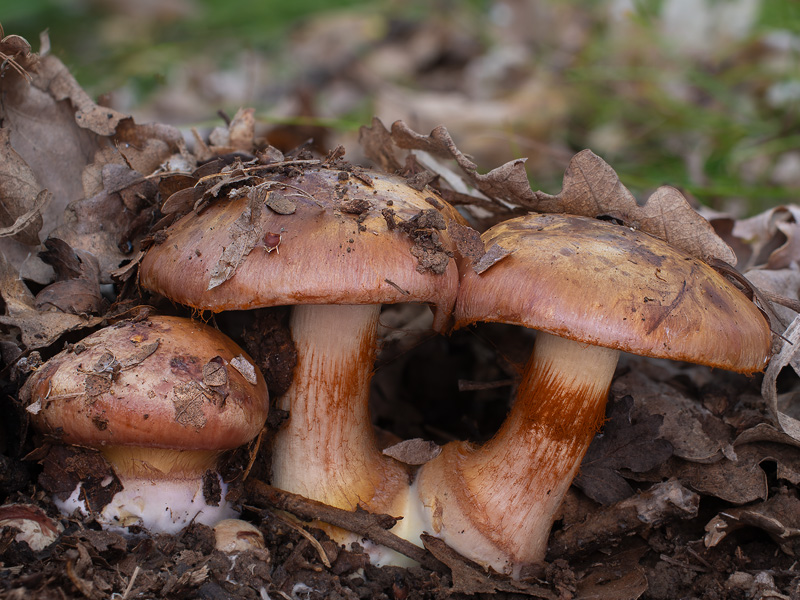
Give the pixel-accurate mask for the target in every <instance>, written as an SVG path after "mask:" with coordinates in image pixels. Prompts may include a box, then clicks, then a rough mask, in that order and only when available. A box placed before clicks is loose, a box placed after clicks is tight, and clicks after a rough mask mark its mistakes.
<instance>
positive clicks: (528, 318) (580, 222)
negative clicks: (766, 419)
mask: <svg viewBox="0 0 800 600" xmlns="http://www.w3.org/2000/svg"><path fill="white" fill-rule="evenodd" d="M481 237H482V239H483V241H484V245H485V247H486V248H487V249H489V248H491V247H492V246H493V245H494V244H498V245H499V246H501V247H502V248H504V249H505V250H506V251H509V252H511V253H510V254H508V255H507V256H505V257H504V258H502V259H501V260H498V261H497V262H496V263H495V264H493V265H492V266H491V267H489V268H488V269H487V270H485V271H484V272H483V273H482V274H480V275H478V274H477V273H476V272H475V271H474V269H472V268H471V267H470V265H468V264H462V265H461V266H462V269H461V285H460V288H459V294H458V300H457V301H456V308H455V321H456V323H455V326H456V327H462V326H464V325H468V324H470V323H474V322H476V321H494V322H501V323H511V324H517V325H524V326H525V327H530V328H532V329H539V330H542V331H547V332H549V333H552V334H554V335H557V336H561V337H564V338H567V339H571V340H574V341H577V342H581V343H587V344H593V345H597V346H604V347H608V348H615V349H618V350H622V351H625V352H631V353H633V354H638V355H643V356H653V357H658V358H670V359H673V360H683V361H688V362H693V363H700V364H704V365H709V366H712V367H719V368H722V369H727V370H731V371H738V372H742V373H752V372H755V371H760V370H762V369H763V368H764V367H765V365H766V363H767V360H768V358H769V354H770V343H771V336H770V330H769V325H768V323H767V320H766V319H765V317H764V316H763V315H762V314H761V312H760V311H759V310H758V308H757V307H756V306H755V305H754V304H753V303H752V302H751V301H750V300H749V299H748V298H747V297H746V296H745V295H744V294H743V293H742V292H741V291H740V290H739V289H738V288H737V287H736V286H734V285H733V284H732V283H731V282H729V281H728V280H727V279H725V278H724V277H722V276H721V275H720V274H719V273H717V272H716V271H714V270H713V269H712V268H711V267H709V266H708V265H707V264H706V263H704V262H702V261H701V260H699V259H697V258H693V257H691V256H689V255H687V254H685V253H683V252H681V251H680V250H678V249H676V248H674V247H673V246H670V245H669V244H668V243H666V242H664V241H662V240H659V239H657V238H654V237H652V236H650V235H647V234H645V233H642V232H640V231H635V230H632V229H630V228H627V227H622V226H619V225H614V224H612V223H607V222H604V221H598V220H594V219H589V218H584V217H577V216H571V215H553V214H547V215H544V214H529V215H525V216H522V217H518V218H515V219H510V220H508V221H505V222H503V223H500V224H498V225H495V226H494V227H492V228H490V229H489V230H487V231H486V232H484V234H483V235H482V236H481Z"/></svg>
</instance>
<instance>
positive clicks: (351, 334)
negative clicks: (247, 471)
mask: <svg viewBox="0 0 800 600" xmlns="http://www.w3.org/2000/svg"><path fill="white" fill-rule="evenodd" d="M379 314H380V306H350V305H341V306H339V305H331V306H298V307H295V308H294V309H293V312H292V318H291V329H292V338H293V340H294V343H295V346H296V348H297V367H296V370H295V376H294V382H293V383H292V386H291V387H290V388H289V390H288V391H287V392H286V394H284V395H283V397H282V398H281V399H280V400H279V404H280V407H281V408H282V409H284V410H288V411H289V420H288V422H287V423H286V424H285V425H284V426H283V428H282V429H281V430H280V432H279V433H278V435H277V436H276V439H275V445H274V452H273V466H272V475H273V484H274V485H275V487H278V488H281V489H284V490H286V491H289V492H293V493H296V494H300V495H302V496H305V497H307V498H311V499H313V500H318V501H320V502H324V503H326V504H330V505H332V506H336V507H338V508H344V509H346V510H353V509H355V508H356V506H357V505H359V504H360V505H361V506H363V507H364V508H367V509H369V510H372V511H376V512H387V513H390V514H398V513H397V509H396V508H395V502H396V501H397V499H398V498H399V497H402V498H403V499H404V498H405V497H406V494H405V491H406V490H407V488H408V474H407V472H406V470H405V468H404V467H403V466H402V465H401V464H400V463H398V462H396V461H394V460H393V459H391V458H388V457H386V456H384V455H383V454H381V452H380V451H379V450H378V448H377V445H376V443H375V435H374V431H373V428H372V423H371V421H370V417H369V384H370V379H371V378H372V370H373V362H374V359H375V350H376V335H377V323H378V316H379Z"/></svg>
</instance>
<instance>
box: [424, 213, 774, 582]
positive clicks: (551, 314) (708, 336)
mask: <svg viewBox="0 0 800 600" xmlns="http://www.w3.org/2000/svg"><path fill="white" fill-rule="evenodd" d="M482 237H483V241H484V244H485V246H486V248H490V247H492V246H493V245H495V244H497V245H499V246H500V247H502V248H504V249H505V250H506V251H508V252H510V253H511V254H510V255H508V256H506V257H505V258H502V259H501V260H499V261H498V262H497V263H496V264H494V265H493V266H491V267H490V268H489V269H488V270H486V271H485V272H483V273H481V274H478V273H476V272H475V271H474V270H473V269H472V268H471V266H470V265H464V268H463V269H462V273H461V285H460V290H459V295H458V300H457V303H456V310H455V316H456V327H463V326H465V325H469V324H471V323H474V322H476V321H493V322H500V323H511V324H517V325H522V326H525V327H530V328H533V329H536V330H538V331H537V336H536V344H535V351H534V353H533V355H532V356H531V357H530V360H529V362H528V364H527V366H526V367H525V370H524V373H523V375H522V381H521V382H520V385H519V389H518V392H517V399H516V402H515V404H514V406H513V408H512V409H511V412H510V413H509V415H508V416H507V418H506V420H505V422H504V424H503V426H502V427H501V429H500V430H499V431H498V432H497V434H496V435H495V436H494V437H493V438H492V439H491V440H490V441H489V442H488V443H486V444H484V445H483V446H480V447H476V446H475V445H473V444H470V443H464V442H461V443H451V444H448V445H447V446H445V448H444V449H443V451H442V453H441V454H440V455H439V456H438V457H437V458H435V459H433V460H432V461H431V462H428V463H427V464H425V465H424V466H423V467H422V469H421V471H420V473H419V475H418V478H417V480H416V482H415V486H416V488H417V489H416V491H417V493H418V495H419V500H420V502H421V504H422V507H423V508H422V512H423V515H422V522H421V523H419V524H418V525H417V526H418V527H419V530H426V531H428V532H429V533H431V534H435V535H438V536H440V537H442V538H443V539H444V540H445V541H446V542H447V543H448V544H449V545H450V546H452V547H454V548H455V549H456V550H458V551H459V552H461V553H462V554H464V555H465V556H467V557H469V558H472V559H474V560H476V561H477V562H479V563H481V564H483V565H486V566H491V567H493V568H494V569H496V570H498V571H500V572H505V573H510V574H512V575H518V573H519V569H520V567H521V566H522V565H523V564H525V563H531V562H537V561H540V560H541V559H542V558H543V557H544V553H545V550H546V545H547V537H548V534H549V531H550V528H551V525H552V522H553V518H554V514H555V512H556V510H557V509H558V507H559V504H560V503H561V500H562V498H563V496H564V493H565V492H566V490H567V488H568V487H569V485H570V483H571V481H572V479H573V477H574V476H575V474H576V472H577V470H578V467H579V465H580V463H581V459H582V458H583V455H584V454H585V452H586V450H587V448H588V446H589V443H590V442H591V440H592V438H593V436H594V435H595V433H596V432H597V431H598V429H599V427H600V424H601V423H602V421H603V417H604V408H605V404H606V399H607V395H608V389H609V386H610V384H611V379H612V376H613V374H614V370H615V367H616V364H617V358H618V355H619V352H620V351H624V352H631V353H634V354H639V355H644V356H652V357H660V358H670V359H673V360H682V361H689V362H693V363H700V364H704V365H708V366H711V367H717V368H721V369H728V370H732V371H738V372H741V373H753V372H755V371H760V370H762V369H763V368H764V366H765V365H766V362H767V360H768V357H769V352H770V331H769V327H768V323H767V321H766V319H765V318H764V316H763V315H762V314H761V313H760V311H759V310H758V309H757V308H756V306H755V305H754V304H753V303H752V302H751V301H750V300H749V299H748V298H747V297H746V296H745V295H744V294H743V293H742V292H741V291H739V289H738V288H737V287H736V286H734V285H733V284H732V283H730V282H729V281H728V280H727V279H725V278H723V277H722V276H720V275H719V274H718V273H717V272H716V271H714V270H713V269H711V268H710V267H709V266H708V265H706V264H705V263H704V262H702V261H700V260H698V259H695V258H692V257H690V256H687V255H685V254H684V253H682V252H680V251H678V250H676V249H675V248H673V247H672V246H670V245H669V244H667V243H665V242H663V241H661V240H658V239H656V238H653V237H651V236H649V235H647V234H644V233H641V232H638V231H634V230H632V229H629V228H626V227H621V226H617V225H614V224H611V223H607V222H602V221H597V220H593V219H587V218H583V217H574V216H566V215H538V214H530V215H527V216H524V217H519V218H516V219H512V220H509V221H506V222H504V223H501V224H499V225H496V226H494V227H492V228H491V229H489V230H488V231H486V232H485V233H484V234H483V236H482ZM501 254H502V252H501V253H498V255H501Z"/></svg>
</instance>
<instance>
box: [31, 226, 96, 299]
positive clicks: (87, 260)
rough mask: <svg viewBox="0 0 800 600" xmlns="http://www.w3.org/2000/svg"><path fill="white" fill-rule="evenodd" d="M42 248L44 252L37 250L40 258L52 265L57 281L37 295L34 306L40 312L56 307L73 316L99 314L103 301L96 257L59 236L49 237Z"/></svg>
mask: <svg viewBox="0 0 800 600" xmlns="http://www.w3.org/2000/svg"><path fill="white" fill-rule="evenodd" d="M45 247H46V248H47V251H46V252H43V253H40V257H41V258H42V260H44V261H45V262H46V263H47V264H49V265H51V266H52V267H53V269H54V270H55V273H56V279H57V281H55V282H54V283H51V284H50V285H48V286H47V287H46V288H44V289H43V290H42V291H41V292H39V293H38V294H37V295H36V299H35V302H34V306H35V308H36V309H37V310H40V311H46V310H49V309H50V308H56V309H58V310H60V311H61V312H65V313H72V314H75V315H80V314H99V313H100V312H101V311H102V309H103V305H104V301H103V297H102V295H101V294H100V265H99V263H98V261H97V258H96V257H95V256H94V255H93V254H90V253H88V252H85V251H83V250H77V251H76V250H73V249H72V248H70V247H69V244H67V243H66V242H64V241H63V240H59V239H58V238H49V239H48V240H47V241H46V242H45Z"/></svg>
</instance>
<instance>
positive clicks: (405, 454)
mask: <svg viewBox="0 0 800 600" xmlns="http://www.w3.org/2000/svg"><path fill="white" fill-rule="evenodd" d="M441 452H442V448H441V446H439V444H437V443H436V442H432V441H430V440H423V439H422V438H413V439H410V440H403V441H402V442H400V443H398V444H394V445H393V446H389V447H388V448H385V449H384V450H383V454H385V455H386V456H391V457H392V458H394V459H395V460H399V461H400V462H402V463H405V464H407V465H424V464H425V463H426V462H428V461H429V460H433V459H434V458H436V457H437V456H439V454H441Z"/></svg>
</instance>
